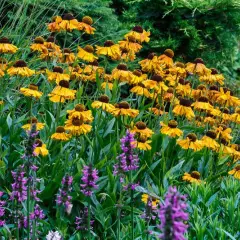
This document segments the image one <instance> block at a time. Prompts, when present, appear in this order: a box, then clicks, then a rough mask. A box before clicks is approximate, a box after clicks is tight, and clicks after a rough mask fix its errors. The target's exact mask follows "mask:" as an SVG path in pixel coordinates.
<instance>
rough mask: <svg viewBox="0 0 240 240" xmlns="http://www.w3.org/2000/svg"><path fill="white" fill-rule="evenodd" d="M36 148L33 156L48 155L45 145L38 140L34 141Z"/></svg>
mask: <svg viewBox="0 0 240 240" xmlns="http://www.w3.org/2000/svg"><path fill="white" fill-rule="evenodd" d="M34 144H35V145H36V146H37V147H35V149H34V154H35V155H36V156H39V155H41V156H43V157H45V156H47V155H48V150H47V148H46V144H43V142H42V141H41V140H40V139H36V141H35V143H34Z"/></svg>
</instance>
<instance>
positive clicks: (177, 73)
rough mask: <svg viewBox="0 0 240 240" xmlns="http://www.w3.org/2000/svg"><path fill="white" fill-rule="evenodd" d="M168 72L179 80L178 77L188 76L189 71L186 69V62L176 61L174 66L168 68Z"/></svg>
mask: <svg viewBox="0 0 240 240" xmlns="http://www.w3.org/2000/svg"><path fill="white" fill-rule="evenodd" d="M168 72H169V73H170V74H171V75H173V76H174V77H175V79H176V80H177V78H178V77H181V78H186V76H187V71H186V70H185V65H184V63H181V62H175V64H174V66H172V67H170V68H169V69H168Z"/></svg>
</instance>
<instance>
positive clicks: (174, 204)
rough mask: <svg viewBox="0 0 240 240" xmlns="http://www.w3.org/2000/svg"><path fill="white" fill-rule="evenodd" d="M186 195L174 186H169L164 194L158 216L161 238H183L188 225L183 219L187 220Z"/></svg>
mask: <svg viewBox="0 0 240 240" xmlns="http://www.w3.org/2000/svg"><path fill="white" fill-rule="evenodd" d="M185 201H186V196H184V195H181V194H180V193H179V192H178V191H177V188H176V187H170V188H169V189H168V192H167V194H166V196H165V201H164V203H163V204H161V205H160V210H159V212H158V216H159V218H160V221H161V224H160V225H159V226H158V227H159V228H160V230H161V231H162V234H161V235H160V239H161V240H184V239H185V237H184V233H185V232H186V231H187V228H188V225H186V224H185V223H184V221H187V220H188V213H187V212H186V209H187V204H186V203H185Z"/></svg>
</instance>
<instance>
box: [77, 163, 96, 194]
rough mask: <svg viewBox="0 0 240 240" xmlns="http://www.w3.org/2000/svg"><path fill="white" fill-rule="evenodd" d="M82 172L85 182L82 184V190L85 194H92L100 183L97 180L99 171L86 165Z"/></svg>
mask: <svg viewBox="0 0 240 240" xmlns="http://www.w3.org/2000/svg"><path fill="white" fill-rule="evenodd" d="M82 172H83V176H82V181H83V184H80V186H81V188H82V190H81V191H82V193H83V194H84V195H85V196H92V194H93V190H94V189H97V188H98V185H96V182H97V180H98V171H97V170H96V169H93V167H92V166H91V165H89V166H84V168H83V171H82Z"/></svg>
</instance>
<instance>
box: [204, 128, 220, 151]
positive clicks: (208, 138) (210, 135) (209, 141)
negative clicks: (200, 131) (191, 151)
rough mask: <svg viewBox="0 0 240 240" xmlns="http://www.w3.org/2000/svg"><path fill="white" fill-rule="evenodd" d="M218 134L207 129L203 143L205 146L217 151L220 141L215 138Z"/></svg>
mask: <svg viewBox="0 0 240 240" xmlns="http://www.w3.org/2000/svg"><path fill="white" fill-rule="evenodd" d="M216 138H217V134H216V133H215V132H214V131H207V132H206V135H205V136H203V137H202V139H201V140H202V143H203V145H204V146H205V147H207V148H210V149H212V150H213V151H216V150H217V149H218V148H219V146H220V145H219V143H218V142H217V141H216V140H215V139H216Z"/></svg>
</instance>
